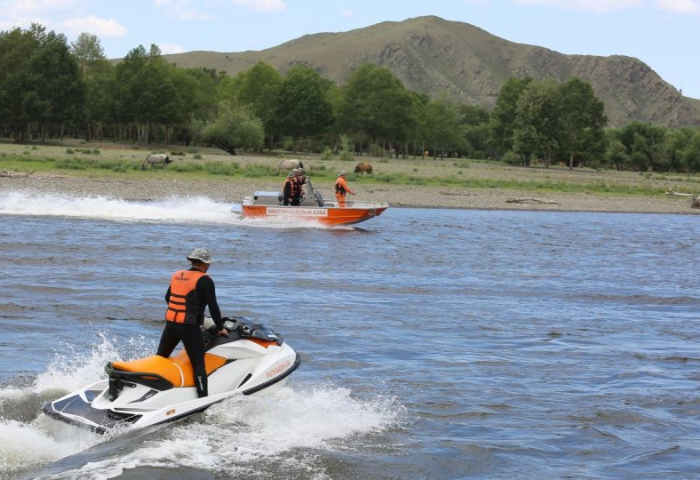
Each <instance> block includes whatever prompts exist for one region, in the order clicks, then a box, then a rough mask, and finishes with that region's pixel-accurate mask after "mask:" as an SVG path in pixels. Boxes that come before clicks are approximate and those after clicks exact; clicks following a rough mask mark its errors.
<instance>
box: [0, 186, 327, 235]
mask: <svg viewBox="0 0 700 480" xmlns="http://www.w3.org/2000/svg"><path fill="white" fill-rule="evenodd" d="M231 207H232V205H231V204H228V203H224V202H217V201H214V200H212V199H210V198H207V197H205V196H199V197H172V198H169V199H167V200H160V201H154V202H137V201H129V200H122V199H119V198H110V197H101V196H96V197H75V196H70V195H59V194H53V193H37V192H33V191H21V190H20V191H10V192H3V193H0V215H2V214H5V215H24V216H47V217H71V218H84V219H96V220H110V221H116V222H146V223H154V222H158V223H197V224H219V225H250V226H257V227H264V228H284V229H287V228H320V229H325V228H329V227H327V226H325V225H321V224H320V223H318V222H314V221H308V220H302V219H295V218H245V219H244V218H241V217H240V215H239V214H236V213H233V212H232V211H231Z"/></svg>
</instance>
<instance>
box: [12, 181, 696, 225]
mask: <svg viewBox="0 0 700 480" xmlns="http://www.w3.org/2000/svg"><path fill="white" fill-rule="evenodd" d="M280 183H281V180H280V182H276V183H270V182H259V181H256V179H254V178H225V179H221V180H219V179H216V180H190V179H187V180H183V179H172V178H167V179H166V178H162V179H161V178H153V177H150V178H143V179H137V180H127V179H119V178H111V177H72V176H59V177H56V176H50V175H48V176H42V175H39V174H36V175H31V176H29V177H20V178H1V177H0V192H10V191H23V192H31V193H51V194H59V195H68V196H72V197H84V196H101V197H109V198H121V199H124V200H139V201H150V200H161V199H167V198H172V197H197V196H203V197H208V198H211V199H213V200H217V201H222V202H231V203H236V202H240V201H241V200H242V199H243V197H244V196H245V195H251V194H252V193H253V192H254V191H256V190H262V191H276V190H278V189H279V186H280ZM314 187H315V188H316V189H318V190H320V191H321V192H323V194H324V196H325V197H327V198H332V191H333V188H332V184H331V183H328V182H325V183H321V182H318V183H317V182H314ZM351 187H352V188H353V189H354V190H355V191H356V192H357V196H356V197H354V199H357V200H365V201H375V202H383V203H388V204H389V205H390V206H391V207H412V208H458V209H475V210H549V211H588V212H629V213H671V214H689V215H692V214H700V210H696V209H692V208H690V199H689V198H687V197H674V196H658V197H648V196H620V195H600V194H586V193H551V194H550V193H546V194H545V193H542V194H540V193H538V194H533V193H532V192H520V191H517V190H502V189H486V188H475V189H467V188H449V187H434V186H413V185H363V184H355V185H352V184H351ZM512 200H516V201H517V202H515V203H514V202H512Z"/></svg>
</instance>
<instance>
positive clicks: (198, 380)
mask: <svg viewBox="0 0 700 480" xmlns="http://www.w3.org/2000/svg"><path fill="white" fill-rule="evenodd" d="M187 260H189V261H190V262H191V263H192V268H190V269H189V270H178V271H177V272H175V273H174V274H173V276H172V280H171V281H170V286H169V287H168V291H167V292H166V294H165V301H166V303H167V304H168V309H167V310H166V312H165V320H166V322H165V329H164V330H163V335H162V336H161V337H160V345H158V353H157V355H160V356H161V357H164V358H168V357H169V356H170V354H171V353H173V350H174V349H175V347H176V346H177V344H178V343H179V342H180V340H182V343H183V344H184V345H185V351H186V352H187V356H188V357H189V358H190V362H191V363H192V369H193V371H194V384H195V386H196V387H197V395H198V396H199V397H200V398H201V397H206V396H207V394H208V389H207V387H208V382H207V371H206V369H205V366H204V342H203V340H202V332H201V330H200V327H201V325H202V323H203V322H204V309H205V308H206V307H207V306H209V313H210V314H211V318H212V320H214V323H215V324H216V329H217V330H218V334H219V335H220V336H225V335H227V332H226V330H225V329H224V326H223V321H222V320H221V310H219V304H218V303H217V301H216V290H215V288H214V281H213V280H212V279H211V277H209V276H208V275H207V270H209V266H210V265H211V263H212V259H211V254H210V253H209V250H207V249H205V248H195V249H194V250H192V253H190V254H189V255H188V256H187Z"/></svg>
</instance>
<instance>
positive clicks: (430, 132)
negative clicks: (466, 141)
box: [425, 93, 463, 158]
mask: <svg viewBox="0 0 700 480" xmlns="http://www.w3.org/2000/svg"><path fill="white" fill-rule="evenodd" d="M425 116H426V138H427V140H428V142H429V143H430V144H432V147H433V158H435V157H436V156H437V155H438V154H439V155H440V158H444V157H445V151H452V150H459V149H460V148H461V147H462V145H463V143H462V142H463V140H462V137H461V135H460V128H459V120H460V116H459V109H458V106H457V104H456V103H455V102H454V101H453V100H451V99H450V98H449V96H448V95H447V94H445V93H443V94H440V95H439V96H438V98H436V99H435V100H432V101H431V102H430V103H428V105H427V106H426V109H425Z"/></svg>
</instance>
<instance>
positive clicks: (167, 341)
mask: <svg viewBox="0 0 700 480" xmlns="http://www.w3.org/2000/svg"><path fill="white" fill-rule="evenodd" d="M179 341H180V337H179V336H178V335H177V332H176V331H175V324H174V323H173V322H168V321H166V322H165V328H164V329H163V334H162V335H161V337H160V344H159V345H158V352H157V353H156V355H160V356H161V357H164V358H168V357H169V356H170V354H171V353H173V350H175V347H176V346H177V344H178V342H179Z"/></svg>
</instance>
